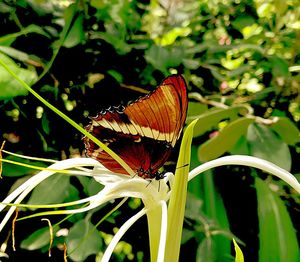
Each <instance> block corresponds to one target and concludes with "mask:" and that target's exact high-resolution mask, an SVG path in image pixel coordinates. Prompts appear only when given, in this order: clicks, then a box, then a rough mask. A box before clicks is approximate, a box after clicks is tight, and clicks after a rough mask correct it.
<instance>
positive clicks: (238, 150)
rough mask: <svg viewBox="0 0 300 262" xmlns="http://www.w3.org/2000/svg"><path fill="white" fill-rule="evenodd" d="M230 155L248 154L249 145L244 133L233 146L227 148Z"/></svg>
mask: <svg viewBox="0 0 300 262" xmlns="http://www.w3.org/2000/svg"><path fill="white" fill-rule="evenodd" d="M229 153H230V154H232V155H249V154H250V152H249V145H248V142H247V138H246V134H245V135H242V136H241V137H240V138H239V140H238V141H237V142H236V144H235V145H234V147H233V148H231V149H230V150H229Z"/></svg>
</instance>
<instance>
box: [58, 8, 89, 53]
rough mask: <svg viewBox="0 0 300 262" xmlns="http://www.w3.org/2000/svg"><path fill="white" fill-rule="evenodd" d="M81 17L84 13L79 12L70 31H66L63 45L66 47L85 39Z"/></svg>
mask: <svg viewBox="0 0 300 262" xmlns="http://www.w3.org/2000/svg"><path fill="white" fill-rule="evenodd" d="M83 18H84V15H83V14H80V15H78V17H77V18H76V20H75V22H74V24H73V26H72V27H71V29H70V31H69V32H68V34H67V36H66V38H65V40H64V43H63V46H64V47H67V48H71V47H73V46H76V45H78V44H80V43H82V42H83V41H84V40H85V33H84V29H83Z"/></svg>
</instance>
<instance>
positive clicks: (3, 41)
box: [0, 24, 49, 46]
mask: <svg viewBox="0 0 300 262" xmlns="http://www.w3.org/2000/svg"><path fill="white" fill-rule="evenodd" d="M30 33H36V34H40V35H43V36H46V37H49V35H48V34H47V33H45V31H44V30H43V29H42V28H41V27H40V26H38V25H34V24H32V25H29V26H27V27H25V28H23V29H22V30H21V31H19V32H16V33H12V34H7V35H4V36H2V37H0V45H5V46H9V45H10V44H12V43H13V42H14V41H15V40H16V39H17V37H19V36H22V35H27V34H30Z"/></svg>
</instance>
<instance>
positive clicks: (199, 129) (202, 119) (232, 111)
mask: <svg viewBox="0 0 300 262" xmlns="http://www.w3.org/2000/svg"><path fill="white" fill-rule="evenodd" d="M245 111H246V109H245V107H243V106H234V107H230V108H228V109H221V108H218V109H215V108H213V109H211V110H208V111H207V112H206V113H204V114H201V115H194V116H192V117H188V118H187V122H188V123H189V122H190V121H191V120H193V119H199V121H198V122H197V124H196V126H195V130H194V137H197V136H200V135H202V134H204V133H205V132H207V131H210V130H211V129H213V128H216V127H217V125H218V123H219V122H220V121H222V120H227V119H231V120H232V119H235V118H237V117H238V115H239V114H240V113H243V112H245Z"/></svg>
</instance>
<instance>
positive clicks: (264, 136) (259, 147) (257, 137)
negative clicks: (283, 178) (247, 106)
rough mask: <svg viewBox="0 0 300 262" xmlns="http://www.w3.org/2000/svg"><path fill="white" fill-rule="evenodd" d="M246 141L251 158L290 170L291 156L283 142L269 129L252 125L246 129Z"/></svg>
mask: <svg viewBox="0 0 300 262" xmlns="http://www.w3.org/2000/svg"><path fill="white" fill-rule="evenodd" d="M247 140H248V143H249V149H250V153H251V155H253V156H256V157H259V158H262V159H265V160H268V161H270V162H273V163H274V164H276V165H278V166H280V167H282V168H284V169H286V170H290V169H291V154H290V151H289V148H288V146H287V144H286V143H285V142H283V141H282V139H281V138H280V137H278V136H277V135H276V134H275V133H274V132H273V131H272V130H271V129H270V128H268V127H266V126H264V125H261V124H256V123H254V124H252V125H250V126H249V128H248V133H247Z"/></svg>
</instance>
